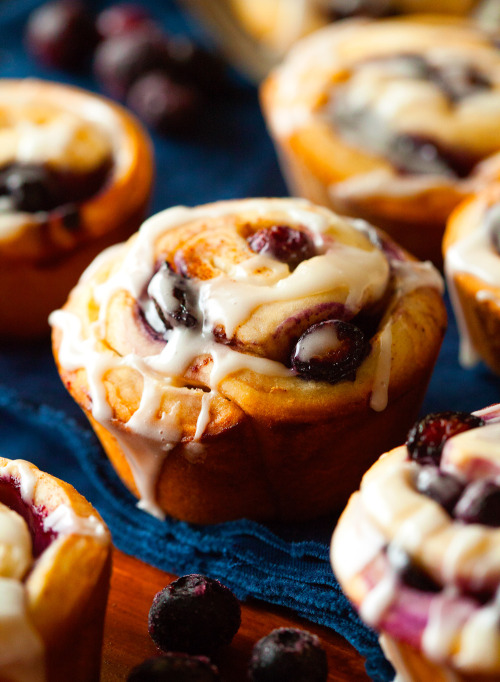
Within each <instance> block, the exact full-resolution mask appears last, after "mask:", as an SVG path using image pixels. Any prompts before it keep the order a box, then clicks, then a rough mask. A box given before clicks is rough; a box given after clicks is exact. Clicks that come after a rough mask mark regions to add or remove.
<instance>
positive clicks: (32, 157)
mask: <svg viewBox="0 0 500 682" xmlns="http://www.w3.org/2000/svg"><path fill="white" fill-rule="evenodd" d="M151 182H152V160H151V151H150V146H149V141H148V138H147V136H146V134H145V133H144V132H143V130H142V128H141V127H140V126H139V124H138V123H137V122H136V121H135V119H133V118H132V117H131V116H130V115H129V114H128V113H127V112H126V111H125V110H124V109H122V108H121V107H119V106H117V105H115V104H113V103H111V102H108V101H106V100H104V99H102V98H101V97H98V96H96V95H93V94H91V93H90V92H85V91H83V90H78V89H76V88H72V87H69V86H66V85H60V84H56V83H50V82H48V81H36V80H30V79H26V80H24V81H18V80H6V79H4V80H0V290H1V291H2V302H1V303H0V336H1V337H17V338H19V337H33V336H39V335H41V334H43V333H46V334H47V333H48V331H49V325H48V323H47V317H48V314H49V313H50V311H51V310H53V309H54V307H57V306H59V305H62V303H63V301H64V300H65V298H66V296H67V294H68V291H69V290H70V289H71V287H72V286H74V284H75V283H76V282H77V280H78V277H79V276H80V274H81V273H82V271H83V270H84V269H85V267H86V266H87V265H88V264H89V263H90V261H91V260H92V259H93V258H94V257H95V256H96V255H97V254H98V253H99V252H100V251H102V249H103V248H105V247H106V246H109V245H110V244H112V243H114V242H116V241H122V240H123V239H125V238H127V237H128V236H129V235H130V234H131V233H132V232H133V231H134V230H136V229H137V227H138V226H139V225H140V223H141V221H142V219H143V217H144V213H145V210H146V206H147V202H148V199H149V193H150V188H151Z"/></svg>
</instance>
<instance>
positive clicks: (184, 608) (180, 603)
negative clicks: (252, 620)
mask: <svg viewBox="0 0 500 682" xmlns="http://www.w3.org/2000/svg"><path fill="white" fill-rule="evenodd" d="M240 623H241V609H240V605H239V602H238V600H237V599H236V597H235V596H234V594H233V593H232V592H231V590H230V589H229V588H227V587H225V586H224V585H222V583H220V582H219V581H218V580H214V579H212V578H207V577H205V576H203V575H197V574H193V575H186V576H183V577H182V578H178V579H177V580H175V581H174V582H172V583H171V584H170V585H167V587H165V588H164V589H163V590H161V591H160V592H158V594H156V596H155V598H154V600H153V604H152V606H151V609H150V611H149V621H148V625H149V634H150V635H151V637H152V639H153V641H154V643H155V644H156V646H158V647H159V648H160V649H162V650H163V651H182V652H186V653H190V654H211V653H212V652H214V651H216V650H217V649H219V648H220V647H221V646H224V645H227V644H230V643H231V641H232V639H233V637H234V635H235V634H236V633H237V631H238V628H239V627H240Z"/></svg>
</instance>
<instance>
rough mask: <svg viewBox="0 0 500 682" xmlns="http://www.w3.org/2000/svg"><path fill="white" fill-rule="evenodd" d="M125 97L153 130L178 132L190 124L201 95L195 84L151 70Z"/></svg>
mask: <svg viewBox="0 0 500 682" xmlns="http://www.w3.org/2000/svg"><path fill="white" fill-rule="evenodd" d="M126 101H127V105H128V106H129V107H130V108H131V109H132V110H133V111H135V112H136V114H137V115H138V116H140V117H141V118H142V120H143V121H145V123H147V124H148V125H150V126H151V127H152V128H154V129H155V130H158V131H160V132H162V133H178V132H182V131H186V130H189V129H190V128H191V127H192V125H193V123H194V122H195V121H196V117H197V114H198V112H199V111H200V109H201V103H202V98H201V95H200V93H199V92H198V90H196V88H194V87H192V86H190V85H183V84H180V83H177V82H176V81H174V80H172V78H171V77H170V76H169V75H168V74H166V73H164V72H162V71H154V72H151V73H147V74H145V75H144V76H141V77H140V78H138V79H137V81H136V82H135V83H134V84H133V85H132V86H131V87H130V90H129V92H128V95H127V100H126Z"/></svg>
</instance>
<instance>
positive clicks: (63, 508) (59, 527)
mask: <svg viewBox="0 0 500 682" xmlns="http://www.w3.org/2000/svg"><path fill="white" fill-rule="evenodd" d="M43 529H44V530H45V531H48V530H51V531H53V532H54V533H56V534H57V535H73V534H75V535H90V536H92V537H93V538H95V539H96V540H103V541H104V540H106V539H107V531H106V527H105V526H104V524H103V523H102V521H100V520H99V519H98V518H97V516H94V515H92V514H91V515H90V516H78V514H76V512H75V511H74V510H73V509H72V508H71V507H70V506H69V505H67V504H60V505H59V506H58V507H56V508H55V509H53V510H52V511H51V512H50V513H49V514H47V516H46V517H45V518H44V520H43Z"/></svg>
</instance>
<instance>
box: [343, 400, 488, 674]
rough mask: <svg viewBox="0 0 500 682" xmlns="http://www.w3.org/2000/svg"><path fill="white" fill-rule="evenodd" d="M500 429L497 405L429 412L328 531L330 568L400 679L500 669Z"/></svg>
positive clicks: (371, 473)
mask: <svg viewBox="0 0 500 682" xmlns="http://www.w3.org/2000/svg"><path fill="white" fill-rule="evenodd" d="M499 437H500V405H494V406H492V407H489V408H486V409H483V410H480V411H478V412H474V413H473V414H468V413H462V412H459V413H456V412H444V413H440V414H432V415H429V416H427V417H425V418H424V419H422V420H421V421H420V422H418V423H417V424H416V425H415V426H414V427H413V428H412V429H411V430H410V433H409V435H408V440H407V443H406V445H405V446H401V447H398V448H396V449H394V450H392V451H390V452H388V453H387V454H385V455H383V456H382V457H381V458H380V459H379V460H378V462H376V463H375V464H374V465H373V466H372V468H371V469H370V470H369V471H368V472H367V473H366V474H365V476H364V477H363V480H362V483H361V487H360V490H359V491H358V492H356V493H355V494H354V495H352V497H351V499H350V500H349V503H348V505H347V507H346V509H345V511H344V512H343V514H342V516H341V518H340V520H339V523H338V526H337V528H336V530H335V533H334V535H333V541H332V547H331V557H332V564H333V568H334V571H335V574H336V576H337V578H338V580H339V582H340V584H341V586H342V588H343V590H344V592H345V593H346V595H347V596H348V597H349V598H350V599H351V601H352V602H353V603H354V605H355V607H356V608H357V609H358V611H359V613H360V615H361V617H362V618H363V619H364V621H365V622H366V623H367V624H368V625H370V626H373V627H375V628H376V629H377V630H378V631H379V632H381V633H382V636H381V644H382V647H383V649H384V651H385V652H386V654H387V656H388V657H389V658H390V660H391V662H392V663H393V664H394V666H395V668H396V670H397V672H398V674H399V675H400V676H401V679H402V680H405V682H421V681H422V680H433V682H434V681H435V682H445V681H448V680H451V679H453V680H456V682H479V681H481V682H493V680H498V679H499V677H500V627H499V622H500V621H499V616H500V602H499V584H500V563H499V557H500V552H499V548H500V544H499V543H500V535H499V527H500V487H499V485H498V481H499V467H500V447H499V442H500V441H499ZM398 679H399V677H398Z"/></svg>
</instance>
